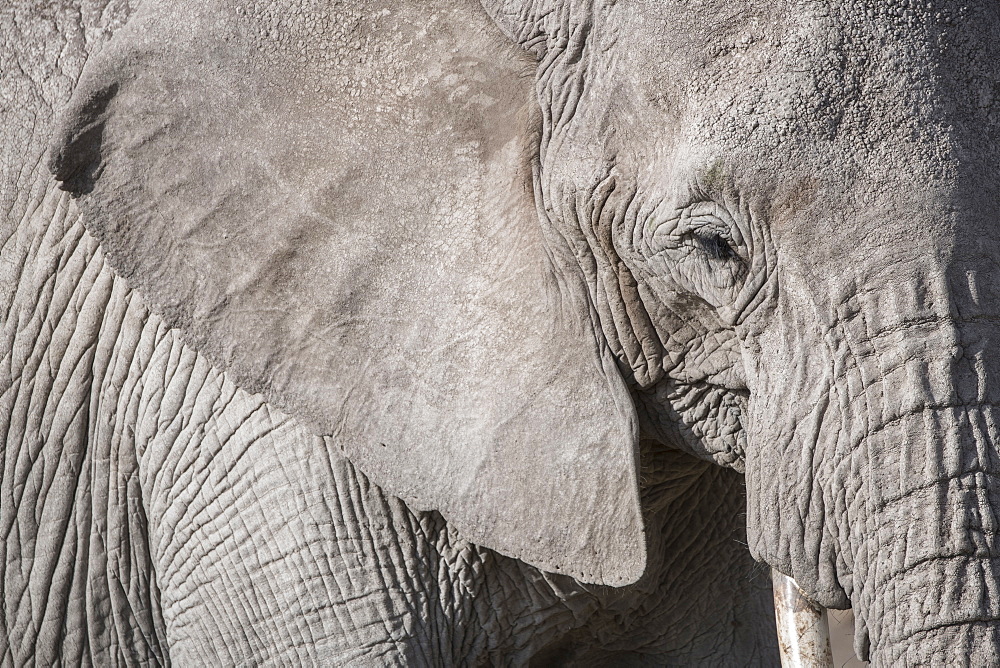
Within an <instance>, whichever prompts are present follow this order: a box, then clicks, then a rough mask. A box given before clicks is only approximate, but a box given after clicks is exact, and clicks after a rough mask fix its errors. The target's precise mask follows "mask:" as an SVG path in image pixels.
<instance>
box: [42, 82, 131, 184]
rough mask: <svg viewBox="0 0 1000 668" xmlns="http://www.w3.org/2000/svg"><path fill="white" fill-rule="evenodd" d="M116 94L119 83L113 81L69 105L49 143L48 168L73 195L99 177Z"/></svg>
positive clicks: (93, 182)
mask: <svg viewBox="0 0 1000 668" xmlns="http://www.w3.org/2000/svg"><path fill="white" fill-rule="evenodd" d="M117 93H118V83H117V82H115V83H111V84H109V85H108V86H105V87H104V88H101V89H99V90H97V91H95V92H94V93H92V94H91V95H89V96H88V97H87V99H86V100H83V101H82V103H80V104H78V105H74V106H72V107H70V108H68V109H67V110H66V111H65V112H64V114H65V115H66V116H65V118H64V120H63V122H62V123H60V124H59V127H61V128H62V130H61V131H60V132H59V133H58V134H57V135H55V136H54V137H53V138H52V142H51V144H50V145H49V161H48V168H49V171H51V172H52V174H53V175H55V177H56V180H58V181H60V182H61V183H60V186H59V187H60V188H62V189H63V190H65V191H67V192H69V193H72V194H73V195H74V196H80V195H83V194H87V193H89V192H91V191H92V190H93V189H94V184H95V182H96V181H97V178H98V177H99V176H100V173H101V169H102V166H103V164H104V161H103V157H102V148H103V145H104V128H105V124H106V122H107V118H108V114H107V110H108V106H109V105H110V104H111V100H112V99H113V98H114V97H115V95H116V94H117Z"/></svg>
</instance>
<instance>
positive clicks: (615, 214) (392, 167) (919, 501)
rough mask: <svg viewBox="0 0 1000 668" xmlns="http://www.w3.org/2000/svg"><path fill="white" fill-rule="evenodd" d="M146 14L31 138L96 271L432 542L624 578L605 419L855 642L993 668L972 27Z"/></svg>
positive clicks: (896, 14)
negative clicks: (692, 481)
mask: <svg viewBox="0 0 1000 668" xmlns="http://www.w3.org/2000/svg"><path fill="white" fill-rule="evenodd" d="M980 4H981V5H982V6H981V7H975V6H970V5H969V4H967V3H959V2H957V1H952V0H928V1H926V2H912V1H910V0H899V1H895V0H893V1H891V2H885V1H880V2H874V1H872V2H867V1H865V0H858V1H847V0H824V1H822V2H810V3H795V2H771V1H763V0H762V1H760V2H753V1H751V2H747V1H745V0H740V1H736V0H706V1H705V2H699V3H689V2H680V1H673V0H663V1H653V0H561V1H559V0H517V1H515V0H509V1H506V2H502V1H499V0H483V3H482V6H480V4H479V3H476V2H472V1H471V0H466V1H458V0H433V1H429V2H379V1H376V0H371V1H366V2H358V3H333V2H326V1H325V0H324V1H322V2H308V1H303V2H294V3H289V6H282V7H276V6H274V5H272V4H270V3H241V2H235V1H231V0H214V1H212V2H208V3H204V2H198V3H195V2H181V3H175V4H174V5H172V6H170V7H161V6H156V3H150V4H149V5H148V6H146V7H145V8H144V9H143V10H141V11H140V12H139V14H138V15H137V16H136V18H134V19H133V20H132V22H131V23H130V24H129V26H128V27H126V28H125V29H124V31H123V32H122V33H121V34H120V35H119V36H118V38H117V39H116V40H115V42H113V43H112V44H111V45H110V46H109V47H107V48H106V49H105V51H104V52H102V53H101V54H100V56H99V57H98V58H96V59H95V60H94V61H93V62H92V63H91V64H90V65H88V68H87V70H86V71H85V73H84V76H83V79H82V80H81V83H80V86H79V89H78V91H77V93H76V94H75V97H74V100H73V102H72V104H71V105H70V109H69V111H68V112H67V113H66V115H65V117H64V120H63V123H62V125H61V128H60V130H59V132H58V133H57V135H56V137H55V139H54V143H53V148H52V168H53V170H54V172H55V173H56V175H57V177H58V178H59V179H60V180H61V181H63V183H64V187H65V188H67V189H69V190H70V191H72V192H74V193H76V194H77V195H78V196H79V202H80V206H81V208H82V210H83V212H84V215H85V221H86V224H87V225H88V227H89V229H90V230H91V231H92V233H93V234H95V235H96V236H97V237H98V238H99V239H100V241H101V243H102V245H103V247H104V249H105V251H106V252H107V254H108V256H109V259H110V261H111V262H112V264H113V266H114V267H115V269H116V271H117V272H118V273H119V274H121V275H122V276H123V277H125V278H126V279H127V280H129V281H130V282H131V283H132V284H133V285H134V286H136V287H137V288H138V289H139V290H140V291H141V292H142V293H143V294H144V295H145V296H146V297H147V299H148V300H149V301H150V303H151V304H152V305H153V307H154V308H155V309H156V310H157V311H158V312H160V313H161V314H162V315H163V316H164V317H165V318H166V319H167V321H168V322H169V323H170V324H172V325H174V326H175V327H178V328H179V329H180V330H181V331H182V332H183V333H184V336H185V337H186V338H187V340H188V341H189V342H190V343H191V344H192V345H194V346H195V347H196V348H198V349H200V350H201V351H203V352H205V353H206V354H207V355H209V356H210V357H211V359H213V360H214V361H215V363H217V364H218V365H219V366H220V367H222V368H224V369H226V370H227V371H228V372H229V373H230V374H231V376H232V377H233V378H234V379H236V381H237V382H238V383H239V384H241V385H242V386H243V387H245V388H247V389H250V390H253V391H259V392H261V393H263V394H264V395H265V396H266V397H267V398H268V400H269V401H271V402H273V403H275V404H277V405H279V406H281V407H282V408H284V409H285V410H287V411H288V412H290V413H291V414H293V415H295V416H297V417H299V418H300V419H302V420H305V421H306V422H307V423H308V424H310V425H312V426H313V428H314V429H315V430H316V431H317V432H318V433H322V434H329V435H332V436H333V437H335V439H336V442H337V443H339V444H340V446H341V447H342V448H343V449H344V451H345V452H346V453H347V455H348V456H349V457H350V458H351V459H352V461H354V462H355V463H356V464H357V465H358V466H359V467H360V468H361V469H363V470H364V471H365V472H367V473H368V474H369V475H370V477H371V479H372V480H373V481H375V482H376V483H378V484H379V485H381V486H383V487H384V488H385V489H386V490H388V491H390V492H391V493H393V494H396V495H398V496H400V497H401V498H403V499H404V500H406V501H407V502H408V503H410V504H411V505H413V506H415V507H417V508H433V509H437V510H440V511H441V512H442V513H443V514H444V515H445V517H446V518H448V520H449V521H450V522H451V523H452V524H453V525H454V526H455V527H456V528H458V530H459V531H460V532H463V533H464V534H465V535H466V536H468V537H469V538H470V539H472V540H474V541H476V542H479V543H481V544H483V545H485V546H487V547H491V548H494V549H496V550H498V551H500V552H503V553H505V554H508V555H512V556H515V557H518V558H521V559H523V560H525V561H527V562H529V563H532V564H534V565H537V566H539V567H541V568H543V569H545V570H551V571H558V572H562V573H565V574H569V575H572V576H573V577H576V578H578V579H580V580H582V581H584V582H591V583H602V584H611V585H622V584H626V583H630V582H633V581H635V580H636V579H637V578H638V577H639V576H640V575H641V573H642V571H643V568H644V554H645V540H646V539H645V538H644V535H643V528H642V511H641V508H640V504H639V494H638V488H639V480H638V476H637V445H636V444H637V442H638V439H639V438H640V437H642V438H647V439H655V440H657V441H659V442H661V443H662V444H663V447H673V448H680V449H683V450H686V451H688V452H690V453H694V454H696V455H698V456H701V457H705V458H709V459H712V460H714V461H716V462H718V463H719V464H722V465H726V466H732V467H734V468H737V469H739V470H745V473H746V480H747V496H748V515H747V525H748V534H749V537H750V549H751V551H752V552H753V554H754V556H756V557H757V558H759V559H761V560H763V561H766V562H768V563H769V564H771V565H772V566H774V567H775V568H777V569H778V570H780V571H781V572H783V573H786V574H787V575H790V576H792V577H794V578H795V579H796V581H797V582H798V583H799V585H800V586H801V587H802V589H803V590H804V591H805V592H806V593H807V594H808V595H809V596H810V597H811V598H813V599H815V600H816V601H818V602H819V603H821V604H823V605H826V606H832V607H847V606H849V605H853V607H854V608H855V611H856V614H857V616H858V620H859V623H860V624H859V631H858V640H857V644H858V647H859V649H860V650H861V651H863V652H867V651H868V649H869V646H870V649H871V653H872V656H873V659H875V660H876V661H878V662H881V663H885V664H892V663H895V662H900V661H902V662H908V663H919V662H922V661H927V660H929V659H931V658H934V657H945V658H947V659H948V660H958V657H972V658H971V659H969V660H971V661H972V663H977V664H982V663H988V662H990V661H997V660H1000V657H998V655H997V649H996V646H997V637H998V633H1000V593H998V591H997V588H996V582H997V575H998V569H997V566H996V564H997V560H998V558H1000V547H998V545H997V532H998V529H997V520H996V512H997V511H998V509H1000V483H998V474H1000V453H998V451H997V446H998V439H1000V435H998V432H997V426H996V411H995V408H994V407H995V406H996V405H997V402H998V400H1000V396H998V394H1000V385H998V384H997V383H996V382H994V381H993V378H995V377H996V374H997V373H998V372H1000V368H998V365H1000V353H998V352H996V351H997V348H998V347H997V345H996V344H995V334H994V332H995V329H996V323H997V322H998V317H1000V287H997V286H1000V230H998V227H997V225H996V224H995V220H996V217H997V211H998V210H1000V207H998V204H1000V201H998V200H1000V198H998V185H1000V184H998V178H1000V176H998V175H1000V164H998V162H1000V153H998V151H997V138H998V137H1000V134H998V123H1000V107H998V105H997V103H996V102H995V98H996V94H997V92H998V87H1000V68H998V66H997V65H996V63H997V62H1000V59H998V56H1000V53H998V47H997V46H996V45H997V44H1000V13H998V10H997V8H995V7H994V6H992V5H989V4H987V3H980Z"/></svg>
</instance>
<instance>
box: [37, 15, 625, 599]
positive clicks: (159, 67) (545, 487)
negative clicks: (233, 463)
mask: <svg viewBox="0 0 1000 668" xmlns="http://www.w3.org/2000/svg"><path fill="white" fill-rule="evenodd" d="M534 79H535V64H534V62H533V61H532V60H531V59H530V57H529V55H528V54H527V52H525V51H524V50H522V49H519V48H518V47H517V46H516V45H515V44H513V43H511V42H510V40H508V39H506V38H505V37H504V34H503V32H501V30H500V29H499V28H498V27H497V26H496V25H494V24H493V23H492V22H491V21H490V18H489V16H488V15H487V14H486V12H485V10H484V9H483V8H482V6H481V5H480V4H479V3H478V2H475V0H469V1H468V2H464V3H463V2H455V1H453V0H431V1H428V0H408V1H403V2H400V1H398V0H396V1H392V2H388V1H386V2H376V1H367V0H366V1H354V2H347V3H345V2H332V1H331V0H320V1H313V0H301V1H299V2H294V3H287V4H283V5H282V6H281V7H280V8H278V7H275V6H272V5H271V4H270V3H245V2H239V1H233V2H229V1H227V0H211V1H209V2H206V0H179V1H178V2H171V3H157V2H148V3H145V5H144V8H142V9H140V11H139V13H138V14H137V15H136V16H135V17H134V18H133V19H132V21H131V22H130V24H129V25H128V26H126V28H125V29H123V30H122V31H121V32H120V33H119V35H118V36H117V37H116V39H115V41H114V42H112V43H111V44H110V45H109V46H108V47H107V48H106V49H105V50H104V51H103V52H102V53H101V54H100V56H99V57H97V58H95V59H94V60H93V61H91V63H89V64H88V66H87V69H86V71H85V72H84V75H83V77H82V79H81V81H80V83H79V86H78V89H77V92H76V93H75V95H74V98H73V100H72V102H71V104H70V108H69V109H68V111H67V112H66V113H65V114H64V117H63V120H62V122H61V124H60V127H59V128H58V131H57V133H56V136H55V138H54V140H53V142H54V143H53V146H52V148H51V167H52V169H53V171H54V173H55V174H56V176H57V178H58V179H59V180H61V181H62V182H63V187H64V188H65V189H67V190H69V191H71V192H73V193H74V194H76V195H77V197H78V204H79V206H80V208H81V211H82V212H83V216H84V222H85V225H86V226H87V227H88V229H89V230H90V231H91V232H92V233H93V234H94V235H95V236H96V237H97V238H98V239H99V240H100V242H101V244H102V247H103V248H104V251H105V253H106V254H107V256H108V259H109V261H110V262H111V264H112V266H113V267H114V269H115V271H116V272H117V273H118V274H119V275H121V276H122V277H124V278H125V279H126V280H127V281H129V283H130V284H131V285H133V286H134V287H135V288H136V289H138V290H139V291H140V292H141V293H142V294H143V295H144V297H145V298H146V299H147V300H148V302H149V304H150V306H151V307H152V308H153V309H154V310H155V311H156V312H158V313H159V314H161V315H162V316H163V317H164V318H165V319H166V320H167V322H168V323H169V324H171V325H172V326H174V327H177V328H179V329H180V330H181V331H182V332H183V335H184V336H185V339H186V340H187V341H188V343H189V344H190V345H192V346H194V347H195V348H196V349H198V350H200V351H201V352H203V353H204V354H206V355H207V356H208V357H209V358H210V359H211V360H212V361H213V363H215V364H217V365H218V366H219V367H220V368H223V369H225V370H226V371H227V372H228V373H229V374H230V377H231V378H233V379H234V380H235V381H236V382H237V383H238V384H239V385H240V386H241V387H243V388H245V389H247V390H250V391H253V392H260V393H262V394H263V395H264V396H265V397H266V398H267V399H268V401H270V402H272V403H273V404H275V405H277V406H279V407H280V408H282V409H284V410H285V411H287V412H288V413H290V414H292V415H294V416H296V417H297V418H299V419H301V420H303V421H305V423H306V424H308V425H311V427H312V428H313V429H315V430H316V431H317V433H320V434H323V435H329V436H330V437H331V439H332V440H333V442H335V443H336V444H337V445H338V446H339V447H341V448H342V449H343V450H344V452H345V453H346V454H347V456H348V457H349V458H350V459H351V460H352V461H353V462H354V463H355V464H356V465H357V466H358V467H359V468H360V469H361V470H363V471H364V472H365V473H366V474H367V475H368V476H369V477H370V478H371V479H372V480H373V481H374V482H375V483H377V484H378V485H380V486H381V487H383V488H384V489H386V490H387V491H388V492H390V493H392V494H395V495H397V496H399V497H401V498H402V499H404V500H405V501H406V502H408V503H409V504H410V505H411V506H413V507H415V508H417V509H434V510H438V511H440V512H441V513H442V514H443V515H444V516H445V517H446V518H447V519H448V520H449V521H450V522H451V523H452V525H453V526H454V527H455V528H456V529H457V530H458V531H459V532H460V533H461V534H462V535H464V536H465V537H467V538H468V539H470V540H472V541H474V542H476V543H479V544H481V545H484V546H486V547H490V548H493V549H495V550H497V551H499V552H501V553H503V554H507V555H510V556H513V557H517V558H520V559H522V560H524V561H526V562H528V563H530V564H533V565H536V566H538V567H540V568H542V569H545V570H549V571H556V572H561V573H566V574H569V575H572V576H573V577H576V578H578V579H580V580H582V581H584V582H590V583H600V584H612V585H623V584H627V583H631V582H633V581H635V580H636V579H638V577H639V576H640V575H641V574H642V571H643V569H644V568H645V541H644V535H643V528H642V520H641V511H640V504H639V493H638V484H637V450H636V440H637V439H636V424H635V423H636V420H635V415H634V407H633V405H632V402H631V398H630V396H629V393H628V390H627V389H626V387H625V385H624V383H623V381H622V379H621V377H620V375H619V372H618V370H617V367H616V364H615V361H614V359H613V356H612V355H611V353H610V352H609V350H608V347H607V345H606V342H605V341H604V340H603V339H602V337H601V335H600V334H599V332H600V331H601V329H600V326H599V323H598V322H597V315H596V311H595V309H594V307H593V304H592V303H591V301H590V297H589V296H588V290H587V288H586V284H585V281H584V277H583V274H582V271H581V269H580V267H579V265H578V263H577V262H576V260H575V259H574V255H573V253H572V252H571V250H570V249H569V248H568V247H567V245H566V242H565V241H564V240H563V239H562V238H561V237H560V236H559V235H558V234H556V233H555V232H553V231H552V230H550V229H549V228H547V227H546V226H545V225H544V224H543V223H542V222H541V220H540V217H539V215H538V212H537V211H536V209H535V204H534V190H533V177H532V169H533V165H534V164H535V163H536V160H535V151H536V143H537V128H536V125H537V118H538V114H537V113H536V112H537V108H536V107H537V102H536V101H535V95H534Z"/></svg>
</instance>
